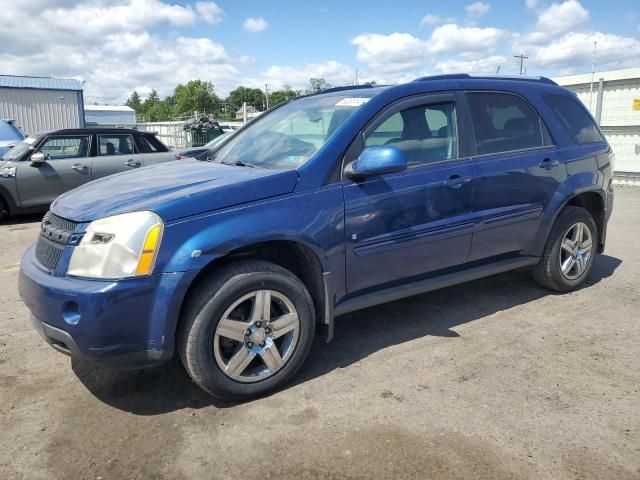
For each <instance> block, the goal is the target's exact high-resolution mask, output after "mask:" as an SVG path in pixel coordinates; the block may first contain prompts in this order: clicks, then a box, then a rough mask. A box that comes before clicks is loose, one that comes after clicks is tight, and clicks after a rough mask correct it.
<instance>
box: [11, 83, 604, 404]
mask: <svg viewBox="0 0 640 480" xmlns="http://www.w3.org/2000/svg"><path fill="white" fill-rule="evenodd" d="M612 161H613V154H612V152H611V149H610V147H609V145H608V143H607V141H606V140H605V138H604V136H603V135H602V132H601V131H600V129H599V128H598V127H597V125H596V123H595V121H594V120H593V118H592V117H591V115H590V114H589V112H588V111H587V110H586V109H585V107H584V105H582V104H581V103H580V101H579V100H578V98H577V97H576V95H575V94H573V93H572V92H569V91H568V90H565V89H563V88H561V87H559V86H558V85H556V84H555V83H554V82H553V81H551V80H549V79H545V78H526V77H518V78H514V79H509V78H490V77H484V78H475V77H470V76H468V75H443V76H436V77H425V78H419V79H417V80H415V81H413V82H410V83H407V84H404V85H398V86H394V87H371V86H361V87H353V86H352V87H345V88H334V89H329V90H328V91H325V92H322V93H320V94H315V95H309V96H306V97H300V98H297V99H295V100H293V101H290V102H287V103H284V104H282V105H280V106H278V107H276V108H274V109H272V110H271V111H269V112H268V113H265V114H264V115H262V116H260V117H258V118H257V119H255V120H254V121H253V122H252V123H250V124H248V125H247V126H246V127H245V128H243V129H242V130H240V131H239V132H238V133H237V134H235V135H234V136H233V137H231V138H230V139H228V140H227V141H226V142H225V143H224V144H223V145H222V146H221V147H220V148H218V149H217V150H216V151H215V152H214V154H213V155H212V156H211V157H209V158H208V161H203V160H197V159H188V160H184V161H180V162H172V163H168V164H165V165H157V166H155V167H151V168H149V169H147V170H146V171H140V172H132V173H129V174H125V175H121V176H118V177H111V178H105V179H102V180H98V181H97V182H93V183H92V184H91V185H87V186H85V187H81V188H79V189H76V190H74V191H72V192H69V193H67V194H65V195H63V196H61V197H60V198H59V199H57V200H56V201H55V202H54V203H53V204H52V206H51V210H50V212H49V213H47V214H46V216H45V218H44V219H43V222H42V227H41V232H40V234H39V237H38V239H37V243H36V244H35V245H34V246H32V247H30V248H29V249H28V250H27V251H26V253H25V255H24V257H23V258H22V263H21V272H20V295H21V297H22V299H23V301H24V303H25V305H26V306H27V307H28V308H29V309H30V311H31V313H32V315H33V317H32V320H33V325H34V327H35V328H36V330H37V331H38V332H39V333H40V334H41V335H42V336H43V337H44V338H45V339H46V341H47V342H48V343H50V344H51V345H52V346H53V347H54V348H55V349H57V350H59V351H61V352H66V353H68V354H71V355H72V356H75V357H80V358H85V359H87V360H89V361H91V362H93V363H95V364H97V365H103V366H117V367H126V368H134V367H146V366H149V365H154V364H158V363H161V362H164V361H167V360H169V359H171V358H172V357H173V356H174V355H178V356H179V357H180V359H181V361H182V363H183V365H184V367H185V369H186V370H187V372H188V373H189V374H190V375H191V377H192V378H193V380H194V381H195V382H196V383H198V384H199V385H200V386H201V387H202V388H204V389H205V390H206V391H208V392H210V393H212V394H213V395H215V396H218V397H221V398H224V399H231V400H243V399H248V398H252V397H256V396H258V395H263V394H265V393H267V392H270V391H272V390H274V389H276V388H278V387H280V386H282V385H283V384H284V383H285V382H286V381H287V380H289V379H291V378H292V376H293V375H294V374H295V373H296V371H297V370H298V369H299V368H300V366H301V365H302V363H303V361H304V360H305V357H307V354H308V353H309V350H310V349H311V345H312V342H313V337H314V332H316V331H318V332H321V333H322V334H323V335H325V338H326V339H327V340H329V339H331V337H332V335H333V324H334V317H335V316H337V315H342V314H345V313H348V312H352V311H354V310H359V309H362V308H367V307H371V306H374V305H378V304H381V303H384V302H388V301H392V300H397V299H400V298H403V297H407V296H410V295H416V294H419V293H423V292H426V291H430V290H434V289H438V288H442V287H447V286H450V285H454V284H457V283H461V282H466V281H470V280H475V279H478V278H480V277H486V276H489V275H494V274H497V273H501V272H505V271H507V270H512V269H516V268H523V267H529V268H531V269H532V271H533V277H534V278H535V280H536V281H537V282H538V283H539V284H540V285H542V286H544V287H545V288H548V289H551V290H554V291H557V292H569V291H571V290H574V289H576V288H578V287H579V286H580V285H582V284H583V283H584V281H585V280H586V279H587V277H588V275H589V272H590V271H591V269H592V267H593V265H594V261H595V259H596V256H597V255H598V253H601V252H603V250H604V247H605V241H606V233H607V222H608V220H609V217H610V215H611V211H612V208H613V194H614V190H613V183H612V177H613V171H612ZM461 301H462V300H461ZM464 301H469V302H472V301H473V299H465V300H464ZM401 308H402V307H401V306H398V307H396V310H398V309H401ZM401 317H402V315H397V316H394V318H389V322H398V321H402V318H401ZM560 317H561V316H560V315H559V317H558V318H559V321H561V318H560ZM424 321H425V322H428V321H429V318H425V319H424ZM365 328H366V327H365ZM390 328H393V327H390ZM378 334H379V335H381V336H383V335H385V329H384V328H383V329H380V331H379V332H378ZM354 341H355V342H357V339H354ZM496 342H497V340H496ZM496 348H500V345H499V344H498V343H496ZM319 357H321V356H318V358H319Z"/></svg>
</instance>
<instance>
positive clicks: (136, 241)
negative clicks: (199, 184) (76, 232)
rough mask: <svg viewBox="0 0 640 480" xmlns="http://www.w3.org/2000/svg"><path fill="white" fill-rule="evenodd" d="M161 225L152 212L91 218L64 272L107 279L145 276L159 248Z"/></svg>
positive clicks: (77, 275) (160, 220) (150, 269)
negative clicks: (91, 220)
mask: <svg viewBox="0 0 640 480" xmlns="http://www.w3.org/2000/svg"><path fill="white" fill-rule="evenodd" d="M162 227H163V223H162V219H161V218H160V217H159V216H158V215H156V214H155V213H153V212H132V213H125V214H122V215H114V216H112V217H106V218H101V219H99V220H95V221H93V222H91V223H90V224H89V227H88V228H87V231H86V232H85V234H84V236H83V237H82V240H81V241H80V244H79V245H78V246H77V247H75V248H74V250H73V254H72V255H71V262H70V263H69V269H68V270H67V274H69V275H73V276H76V277H87V278H110V279H115V278H123V277H135V276H139V275H149V274H150V273H151V271H152V270H153V264H154V263H155V259H156V254H157V252H158V249H159V248H160V241H161V239H162Z"/></svg>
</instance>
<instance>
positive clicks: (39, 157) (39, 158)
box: [31, 152, 47, 166]
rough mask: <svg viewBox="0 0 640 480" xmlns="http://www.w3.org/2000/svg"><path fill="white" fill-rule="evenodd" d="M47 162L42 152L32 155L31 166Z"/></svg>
mask: <svg viewBox="0 0 640 480" xmlns="http://www.w3.org/2000/svg"><path fill="white" fill-rule="evenodd" d="M46 161H47V159H46V158H45V156H44V153H42V152H36V153H34V154H32V155H31V165H33V166H37V165H42V164H43V163H45V162H46Z"/></svg>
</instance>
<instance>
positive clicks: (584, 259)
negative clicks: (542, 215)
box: [533, 206, 598, 292]
mask: <svg viewBox="0 0 640 480" xmlns="http://www.w3.org/2000/svg"><path fill="white" fill-rule="evenodd" d="M597 245H598V229H597V227H596V222H595V221H594V220H593V217H592V216H591V214H590V213H589V212H588V211H587V210H585V209H584V208H581V207H573V206H569V207H565V208H564V210H563V211H562V212H561V213H560V215H559V216H558V218H557V220H556V223H555V224H554V225H553V228H552V229H551V233H550V234H549V238H548V240H547V244H546V246H545V249H544V252H543V255H542V258H541V259H540V262H539V263H538V264H537V265H536V266H534V267H533V277H534V279H535V280H536V282H537V283H539V284H540V285H541V286H543V287H545V288H549V289H551V290H556V291H558V292H569V291H571V290H574V289H576V288H577V287H578V286H580V285H581V284H582V283H583V282H584V281H585V280H586V279H587V277H588V276H589V272H591V268H592V267H593V262H594V260H595V257H596V255H597Z"/></svg>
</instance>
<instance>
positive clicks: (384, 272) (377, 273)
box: [343, 94, 474, 294]
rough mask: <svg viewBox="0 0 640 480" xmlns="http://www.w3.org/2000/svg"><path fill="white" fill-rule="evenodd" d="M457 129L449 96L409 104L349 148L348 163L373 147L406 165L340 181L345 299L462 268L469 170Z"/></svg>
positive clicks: (469, 197)
mask: <svg viewBox="0 0 640 480" xmlns="http://www.w3.org/2000/svg"><path fill="white" fill-rule="evenodd" d="M460 126H461V123H460V122H459V116H458V113H457V101H456V95H454V94H444V95H425V96H420V97H413V98H411V99H407V100H405V101H401V102H398V103H396V104H394V105H392V106H391V107H389V108H388V109H387V110H386V111H385V112H383V113H382V114H381V115H379V116H378V117H377V118H376V119H374V120H373V122H372V124H371V125H370V126H369V127H367V128H366V129H365V131H364V133H363V134H362V135H361V136H359V137H358V139H356V141H355V143H354V145H355V146H354V145H352V147H351V148H350V149H349V150H350V152H349V153H348V154H347V162H348V161H349V160H350V159H355V157H357V155H358V154H359V152H360V151H361V150H362V148H364V147H368V146H372V145H393V146H395V147H397V148H399V149H400V150H402V151H403V152H404V153H405V155H406V156H407V160H408V168H407V170H405V171H402V172H396V173H390V174H384V175H379V176H372V177H369V178H367V179H365V180H363V181H360V182H354V181H351V180H349V179H347V178H345V179H344V180H343V182H344V197H345V216H346V223H345V229H346V232H345V233H346V248H347V272H346V273H347V289H348V292H349V293H350V294H352V293H356V292H359V291H362V290H365V289H368V288H375V287H380V286H382V285H383V284H386V283H390V282H394V281H399V280H404V279H408V278H411V277H416V276H419V275H423V274H427V273H430V272H434V271H437V270H442V269H444V268H448V267H452V266H457V265H461V264H464V263H465V262H466V261H467V256H468V253H469V248H470V245H471V232H472V229H473V223H472V222H471V221H470V215H471V208H472V196H473V177H474V167H473V162H472V160H471V159H469V158H468V157H467V155H466V144H465V142H463V141H460V138H459V135H458V132H459V131H465V130H466V129H463V128H460ZM358 142H359V145H358Z"/></svg>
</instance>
